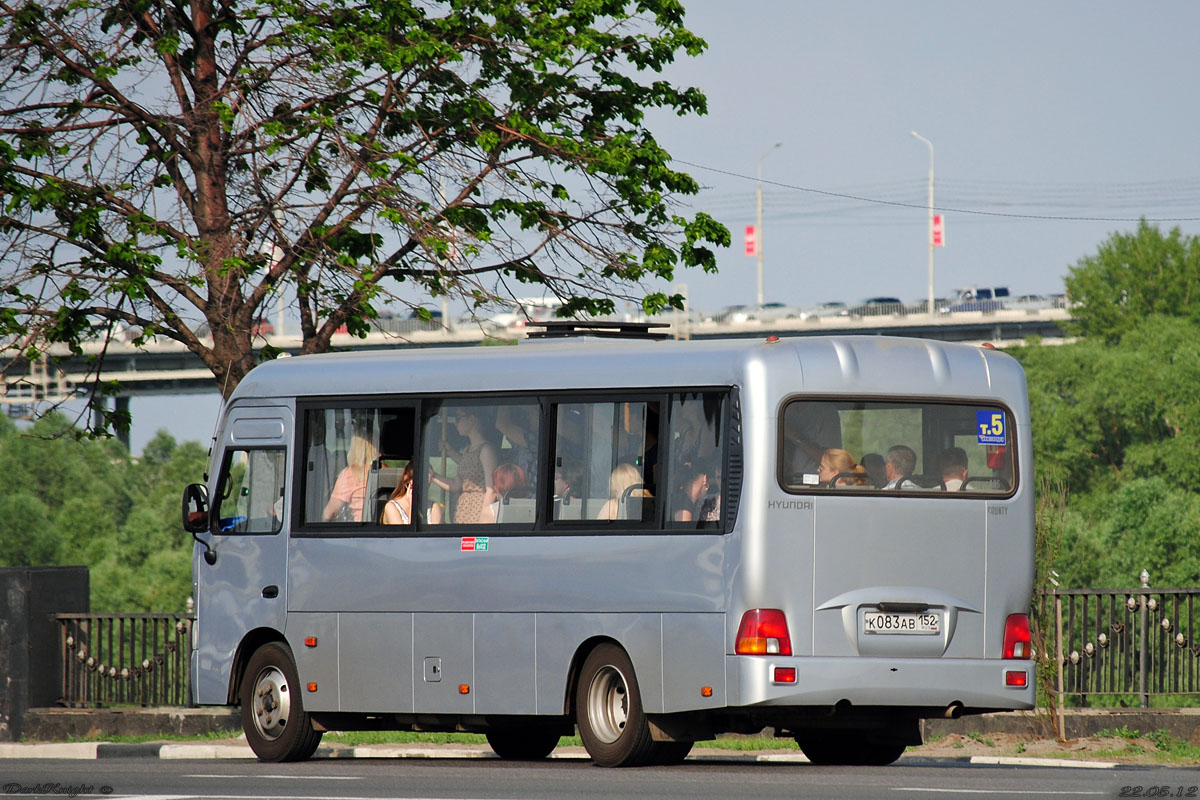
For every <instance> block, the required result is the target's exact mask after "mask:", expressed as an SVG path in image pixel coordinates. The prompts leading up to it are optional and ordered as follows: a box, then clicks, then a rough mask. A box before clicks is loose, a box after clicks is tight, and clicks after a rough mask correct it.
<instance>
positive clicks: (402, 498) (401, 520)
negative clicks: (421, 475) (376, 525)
mask: <svg viewBox="0 0 1200 800" xmlns="http://www.w3.org/2000/svg"><path fill="white" fill-rule="evenodd" d="M412 482H413V465H412V462H409V464H408V466H406V467H405V468H404V472H403V473H401V475H400V480H399V482H398V483H397V484H396V488H395V489H392V493H391V495H390V496H389V497H388V500H387V504H385V505H384V507H383V515H382V517H381V519H380V521H381V522H382V523H383V524H384V525H410V524H412Z"/></svg>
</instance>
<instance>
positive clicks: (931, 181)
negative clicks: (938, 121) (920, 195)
mask: <svg viewBox="0 0 1200 800" xmlns="http://www.w3.org/2000/svg"><path fill="white" fill-rule="evenodd" d="M912 135H913V136H914V137H915V138H917V139H920V140H921V141H922V142H924V143H925V144H927V145H929V308H928V309H927V310H928V311H929V313H930V314H933V313H934V307H933V142H931V141H929V140H928V139H926V138H925V137H924V136H922V135H921V134H919V133H917V132H916V131H913V132H912Z"/></svg>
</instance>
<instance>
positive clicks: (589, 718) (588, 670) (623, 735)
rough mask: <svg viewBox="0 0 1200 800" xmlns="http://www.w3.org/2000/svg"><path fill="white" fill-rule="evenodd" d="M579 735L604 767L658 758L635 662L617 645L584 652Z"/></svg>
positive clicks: (577, 691) (578, 688)
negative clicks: (585, 655)
mask: <svg viewBox="0 0 1200 800" xmlns="http://www.w3.org/2000/svg"><path fill="white" fill-rule="evenodd" d="M575 713H576V720H577V722H578V724H579V738H580V739H582V740H583V746H584V748H585V749H586V750H587V752H588V755H590V756H591V757H592V760H593V761H594V762H596V764H598V765H599V766H602V767H638V766H642V765H645V764H654V763H658V756H659V750H660V748H659V747H658V744H659V743H658V742H655V741H654V740H653V739H652V738H651V736H650V726H649V725H648V724H647V722H646V715H645V714H644V713H643V712H642V695H641V692H640V691H639V690H638V683H637V677H636V676H635V675H634V673H633V662H632V661H630V660H629V656H628V655H627V654H626V653H625V651H624V650H622V649H621V648H620V647H618V646H617V645H615V644H611V643H604V644H601V645H599V646H597V647H596V649H595V650H593V651H592V652H591V653H589V654H588V657H587V659H585V660H584V662H583V669H581V670H580V672H579V683H578V684H577V686H576V689H575Z"/></svg>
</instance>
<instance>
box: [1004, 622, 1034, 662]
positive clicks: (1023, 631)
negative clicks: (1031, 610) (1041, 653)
mask: <svg viewBox="0 0 1200 800" xmlns="http://www.w3.org/2000/svg"><path fill="white" fill-rule="evenodd" d="M1031 641H1032V640H1031V639H1030V636H1029V615H1028V614H1009V615H1008V619H1007V620H1005V621H1004V655H1003V656H1002V657H1003V658H1029V655H1030V653H1029V649H1030V643H1031Z"/></svg>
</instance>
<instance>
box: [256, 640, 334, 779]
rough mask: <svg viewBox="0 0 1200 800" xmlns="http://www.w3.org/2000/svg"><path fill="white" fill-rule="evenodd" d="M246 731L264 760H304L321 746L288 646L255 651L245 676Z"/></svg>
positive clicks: (270, 644)
mask: <svg viewBox="0 0 1200 800" xmlns="http://www.w3.org/2000/svg"><path fill="white" fill-rule="evenodd" d="M240 699H241V702H242V730H243V731H245V732H246V742H247V743H248V744H249V745H250V749H251V750H253V751H254V754H255V755H256V756H258V758H259V760H261V761H304V760H305V759H307V758H308V757H309V756H311V755H312V754H313V753H314V752H315V751H316V749H317V745H319V744H320V743H321V731H318V730H315V729H314V728H313V725H312V720H311V719H310V718H309V716H308V713H307V712H305V710H304V700H303V698H302V697H301V692H300V679H299V677H298V676H297V673H296V662H295V660H294V659H293V658H292V652H291V650H289V649H288V647H287V645H285V644H283V643H281V642H268V643H267V644H264V645H263V646H262V647H260V648H258V649H257V650H255V651H254V655H252V656H251V657H250V662H249V663H248V664H247V665H246V671H245V673H244V674H243V675H242V688H241V697H240Z"/></svg>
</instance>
